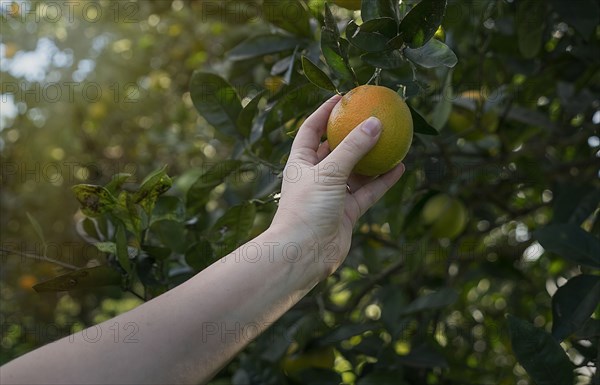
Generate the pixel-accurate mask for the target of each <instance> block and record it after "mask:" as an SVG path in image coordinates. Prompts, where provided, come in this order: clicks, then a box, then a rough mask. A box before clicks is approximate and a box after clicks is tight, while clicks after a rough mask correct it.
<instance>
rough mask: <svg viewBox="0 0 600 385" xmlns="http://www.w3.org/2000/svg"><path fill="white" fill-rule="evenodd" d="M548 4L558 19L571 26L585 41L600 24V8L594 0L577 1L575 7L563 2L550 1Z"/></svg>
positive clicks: (558, 0)
mask: <svg viewBox="0 0 600 385" xmlns="http://www.w3.org/2000/svg"><path fill="white" fill-rule="evenodd" d="M550 4H552V7H554V9H555V10H556V13H557V14H558V17H559V18H561V19H562V20H564V21H566V22H567V23H568V24H569V25H571V26H573V27H574V28H575V30H576V31H577V32H579V33H580V34H581V36H583V38H584V39H586V40H589V38H590V35H592V33H594V31H595V30H596V27H597V26H598V24H600V6H599V5H598V2H596V1H594V0H577V3H576V4H577V6H574V3H572V2H568V1H564V0H552V1H551V2H550Z"/></svg>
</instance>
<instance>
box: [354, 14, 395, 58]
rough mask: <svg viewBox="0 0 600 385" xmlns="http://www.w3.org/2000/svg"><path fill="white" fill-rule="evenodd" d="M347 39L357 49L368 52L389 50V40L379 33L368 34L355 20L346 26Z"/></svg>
mask: <svg viewBox="0 0 600 385" xmlns="http://www.w3.org/2000/svg"><path fill="white" fill-rule="evenodd" d="M346 38H347V39H348V41H349V42H350V44H352V45H353V46H355V47H358V48H360V49H362V50H363V51H367V52H379V51H384V50H386V49H387V43H388V40H389V38H387V37H386V36H384V35H382V34H380V33H377V32H366V31H363V30H362V29H361V26H358V25H357V24H356V23H355V22H354V20H351V21H350V23H348V25H347V26H346Z"/></svg>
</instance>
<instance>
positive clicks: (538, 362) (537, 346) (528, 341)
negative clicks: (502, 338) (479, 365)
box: [508, 314, 574, 385]
mask: <svg viewBox="0 0 600 385" xmlns="http://www.w3.org/2000/svg"><path fill="white" fill-rule="evenodd" d="M508 327H509V331H510V339H511V343H512V348H513V351H514V353H515V355H516V356H517V359H518V360H519V363H520V364H521V365H522V366H523V367H524V368H525V370H526V371H527V373H528V374H529V375H530V376H531V378H532V379H533V380H534V381H535V383H536V384H538V385H567V384H568V385H572V384H573V380H574V378H573V364H572V363H571V361H569V357H568V356H567V354H566V353H565V351H564V350H563V348H562V347H561V346H560V344H559V343H558V342H557V341H556V340H555V339H554V338H552V336H551V335H550V334H548V333H546V332H545V331H544V330H542V329H540V328H536V327H534V326H533V325H531V324H529V323H528V322H525V321H523V320H520V319H518V318H516V317H514V316H512V315H510V314H509V315H508Z"/></svg>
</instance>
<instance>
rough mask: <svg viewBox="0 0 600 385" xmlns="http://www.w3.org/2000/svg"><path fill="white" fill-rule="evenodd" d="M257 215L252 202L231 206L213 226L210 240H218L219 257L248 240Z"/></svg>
mask: <svg viewBox="0 0 600 385" xmlns="http://www.w3.org/2000/svg"><path fill="white" fill-rule="evenodd" d="M255 216H256V206H255V205H254V204H253V203H251V202H244V203H242V204H240V205H237V206H233V207H231V208H229V209H228V210H227V211H226V212H225V214H223V216H221V217H220V218H219V219H217V221H216V222H215V224H214V225H213V226H212V228H211V231H210V232H209V234H210V238H209V241H213V242H218V243H219V246H220V249H219V250H218V251H217V257H222V256H224V255H226V254H228V253H229V252H231V251H232V250H234V249H235V248H236V247H238V246H240V245H241V244H242V242H243V241H246V240H247V238H248V235H249V234H250V230H252V225H253V223H254V217H255Z"/></svg>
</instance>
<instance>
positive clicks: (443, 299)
mask: <svg viewBox="0 0 600 385" xmlns="http://www.w3.org/2000/svg"><path fill="white" fill-rule="evenodd" d="M457 299H458V293H457V292H456V290H454V289H452V288H449V287H447V288H444V289H441V290H440V291H437V292H435V293H431V294H427V295H424V296H422V297H419V298H417V299H416V300H414V301H413V302H412V303H410V304H409V305H408V306H407V307H405V308H404V309H403V310H402V311H401V314H402V315H406V314H412V313H418V312H422V311H424V310H431V309H439V308H443V307H447V306H450V305H452V304H453V303H454V302H456V300H457Z"/></svg>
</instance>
